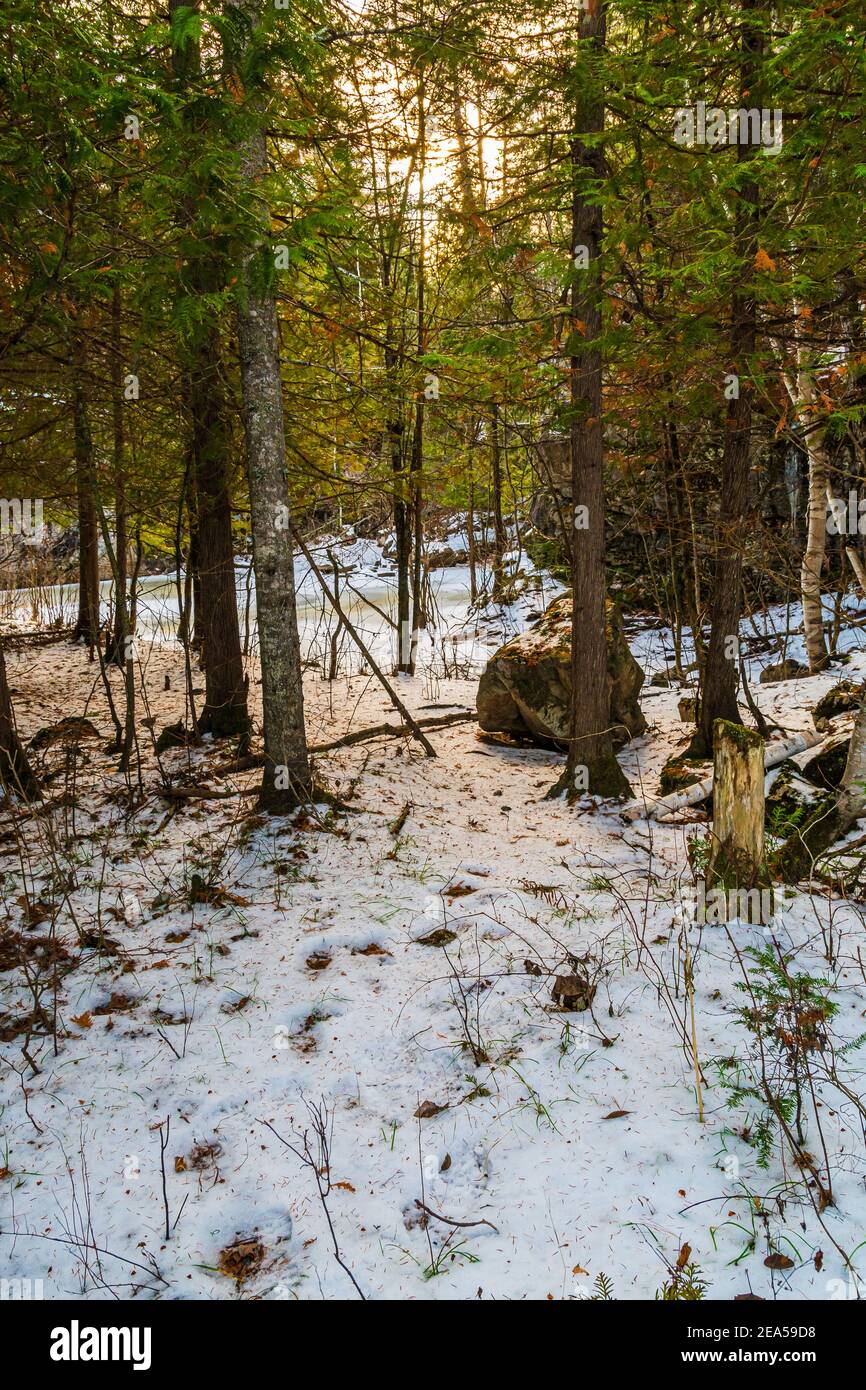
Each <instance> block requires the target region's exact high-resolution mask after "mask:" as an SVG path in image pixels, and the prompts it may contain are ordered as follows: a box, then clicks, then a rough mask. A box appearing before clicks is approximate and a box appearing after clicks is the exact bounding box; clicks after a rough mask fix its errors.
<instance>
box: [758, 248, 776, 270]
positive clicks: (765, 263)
mask: <svg viewBox="0 0 866 1390" xmlns="http://www.w3.org/2000/svg"><path fill="white" fill-rule="evenodd" d="M755 269H756V270H766V271H769V272H772V271H774V270H775V269H776V262H775V261H774V260H773V259H772V257H770V256H768V255H767V253H766V251H765V250H764V248H763V246H759V247H758V250H757V252H756V254H755Z"/></svg>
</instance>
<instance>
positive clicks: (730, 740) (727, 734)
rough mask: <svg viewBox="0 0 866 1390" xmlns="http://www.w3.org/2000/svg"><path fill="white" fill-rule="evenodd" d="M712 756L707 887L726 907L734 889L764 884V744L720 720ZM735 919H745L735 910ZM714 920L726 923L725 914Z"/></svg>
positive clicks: (743, 730) (748, 730)
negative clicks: (717, 891) (716, 891)
mask: <svg viewBox="0 0 866 1390" xmlns="http://www.w3.org/2000/svg"><path fill="white" fill-rule="evenodd" d="M713 751H714V759H713V844H712V851H711V854H710V863H709V867H708V870H707V886H708V887H710V888H713V889H722V890H723V897H724V899H725V905H726V906H727V899H728V891H729V890H730V889H734V890H739V889H746V890H750V889H753V888H755V887H758V886H760V885H761V883H762V881H763V878H764V740H763V739H762V738H761V737H760V735H759V734H756V733H753V732H752V731H751V730H750V729H744V728H743V726H742V725H741V724H728V723H727V722H726V721H725V720H724V719H720V720H719V722H718V724H717V725H716V728H715V731H714V750H713ZM731 915H732V916H737V915H741V914H740V913H739V912H738V911H737V910H735V911H734V912H733V913H732V914H731ZM716 920H725V921H727V920H728V914H727V912H725V913H724V915H723V917H721V918H719V917H718V916H717V918H716ZM749 920H750V921H751V920H753V918H752V917H751V916H750V917H749ZM758 921H760V919H758Z"/></svg>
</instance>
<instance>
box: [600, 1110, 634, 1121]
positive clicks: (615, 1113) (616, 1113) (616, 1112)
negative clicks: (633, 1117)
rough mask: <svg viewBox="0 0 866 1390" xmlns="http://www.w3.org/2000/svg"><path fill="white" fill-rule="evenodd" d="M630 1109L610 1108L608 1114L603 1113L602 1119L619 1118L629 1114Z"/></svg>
mask: <svg viewBox="0 0 866 1390" xmlns="http://www.w3.org/2000/svg"><path fill="white" fill-rule="evenodd" d="M630 1114H631V1111H630V1110H611V1112H610V1114H609V1115H603V1116H602V1119H604V1120H621V1119H622V1117H623V1115H630Z"/></svg>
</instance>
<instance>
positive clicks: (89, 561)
mask: <svg viewBox="0 0 866 1390" xmlns="http://www.w3.org/2000/svg"><path fill="white" fill-rule="evenodd" d="M72 337H73V350H72V364H71V365H72V375H73V382H72V409H73V440H74V449H75V491H76V497H77V501H78V618H77V620H76V623H75V631H74V634H73V640H74V641H83V642H86V643H87V646H88V647H90V649H91V654H92V650H93V648H94V647H95V645H96V643H97V642H98V641H99V525H98V522H97V517H96V498H95V495H94V489H95V486H96V477H95V462H94V456H93V436H92V434H91V431H90V418H89V415H88V410H87V397H86V395H85V388H84V379H85V373H86V368H87V362H86V356H85V349H84V340H83V337H82V335H81V331H80V328H79V326H78V325H76V326H75V327H74V328H73V333H72Z"/></svg>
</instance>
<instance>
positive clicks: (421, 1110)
mask: <svg viewBox="0 0 866 1390" xmlns="http://www.w3.org/2000/svg"><path fill="white" fill-rule="evenodd" d="M447 1109H448V1106H447V1105H437V1104H436V1102H435V1100H422V1102H421V1104H420V1105H419V1106H418V1109H417V1110H416V1111H415V1119H416V1120H432V1118H433V1116H434V1115H441V1114H442V1111H443V1110H447Z"/></svg>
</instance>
